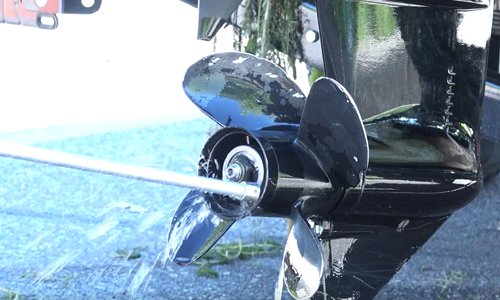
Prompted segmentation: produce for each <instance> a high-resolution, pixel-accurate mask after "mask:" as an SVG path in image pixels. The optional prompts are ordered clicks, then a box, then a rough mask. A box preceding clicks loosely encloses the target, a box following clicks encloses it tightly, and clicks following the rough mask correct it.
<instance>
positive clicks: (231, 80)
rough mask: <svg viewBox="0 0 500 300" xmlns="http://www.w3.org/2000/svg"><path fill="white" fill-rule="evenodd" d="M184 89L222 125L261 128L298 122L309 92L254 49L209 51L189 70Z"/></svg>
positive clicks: (204, 110)
mask: <svg viewBox="0 0 500 300" xmlns="http://www.w3.org/2000/svg"><path fill="white" fill-rule="evenodd" d="M183 88H184V92H185V93H186V95H187V96H188V98H189V99H190V100H191V101H192V102H193V103H194V104H195V105H197V106H198V107H199V108H200V109H201V111H203V112H204V113H205V114H206V115H207V116H209V117H210V118H211V119H212V120H214V121H216V122H217V123H219V124H220V125H222V126H232V127H242V128H245V129H249V130H257V129H262V128H267V127H272V126H279V125H288V124H299V123H300V116H301V115H302V111H303V109H304V103H305V96H304V94H303V93H302V91H301V90H300V88H299V87H298V86H297V85H296V84H295V83H294V82H293V81H292V80H291V79H289V78H288V77H287V75H286V73H285V72H284V71H283V70H282V69H281V68H280V67H279V66H277V65H276V64H274V63H272V62H270V61H267V60H264V59H260V58H257V57H256V56H253V55H251V54H246V53H239V52H229V53H218V54H213V55H210V56H207V57H205V58H203V59H201V60H199V61H198V62H196V63H194V64H193V65H192V66H191V67H190V68H189V69H188V70H187V72H186V74H185V76H184V81H183Z"/></svg>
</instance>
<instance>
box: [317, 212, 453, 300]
mask: <svg viewBox="0 0 500 300" xmlns="http://www.w3.org/2000/svg"><path fill="white" fill-rule="evenodd" d="M447 219H448V216H442V217H437V218H424V219H419V218H410V219H405V218H386V217H384V218H377V217H372V218H367V217H362V218H357V219H356V218H349V217H345V218H344V219H342V220H339V221H337V222H331V223H330V222H328V223H326V224H325V226H326V227H325V231H324V232H323V234H322V237H323V239H322V240H321V246H322V248H323V253H324V255H325V270H324V272H325V274H324V281H323V283H322V285H321V286H320V287H319V290H318V292H317V293H316V294H315V296H314V297H313V298H312V299H313V300H324V299H325V295H327V297H326V299H329V300H331V299H335V300H337V299H339V300H340V299H355V300H361V299H373V298H374V297H375V296H376V295H377V294H378V292H379V291H380V290H381V289H382V288H383V287H384V286H385V285H386V284H387V282H389V280H391V278H392V277H393V276H394V274H396V272H397V271H399V269H401V267H402V266H403V265H404V264H405V263H406V262H407V261H408V259H409V258H410V257H411V256H412V255H413V254H415V252H417V251H418V250H419V249H420V248H421V247H422V245H423V244H424V243H425V242H426V241H427V240H428V238H429V237H430V236H432V235H433V234H434V233H435V232H436V230H438V229H439V227H440V226H441V225H442V224H443V223H444V222H445V221H446V220H447Z"/></svg>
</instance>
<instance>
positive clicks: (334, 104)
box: [297, 77, 368, 188]
mask: <svg viewBox="0 0 500 300" xmlns="http://www.w3.org/2000/svg"><path fill="white" fill-rule="evenodd" d="M297 142H298V143H299V144H300V145H301V146H303V147H305V149H307V150H308V151H310V152H311V153H312V156H313V157H316V158H317V160H318V163H319V165H320V166H321V167H322V169H323V170H324V171H325V173H326V174H327V175H328V177H329V178H330V181H331V182H332V183H333V184H334V185H340V186H341V187H345V188H351V187H358V186H359V185H360V184H362V182H363V181H364V176H365V172H366V170H367V169H368V141H367V139H366V133H365V129H364V128H363V123H362V121H361V117H360V115H359V112H358V109H357V108H356V104H354V101H353V100H352V98H351V96H350V95H349V93H348V92H347V91H346V90H345V89H344V88H343V87H342V86H341V85H340V84H338V83H337V82H335V81H334V80H332V79H330V78H324V77H323V78H320V79H318V80H317V81H316V82H315V83H314V84H313V86H312V87H311V91H310V92H309V95H308V96H307V101H306V106H305V109H304V113H303V116H302V119H301V120H300V127H299V135H298V141H297Z"/></svg>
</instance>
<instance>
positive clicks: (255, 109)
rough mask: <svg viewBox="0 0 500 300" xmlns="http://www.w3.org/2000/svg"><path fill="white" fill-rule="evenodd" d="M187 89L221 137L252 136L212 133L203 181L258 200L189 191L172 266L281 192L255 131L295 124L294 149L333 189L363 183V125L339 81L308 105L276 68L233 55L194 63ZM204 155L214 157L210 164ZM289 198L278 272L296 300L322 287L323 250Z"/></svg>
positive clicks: (318, 87) (176, 226)
mask: <svg viewBox="0 0 500 300" xmlns="http://www.w3.org/2000/svg"><path fill="white" fill-rule="evenodd" d="M183 87H184V91H185V93H186V95H187V96H188V98H189V99H190V100H191V101H192V102H193V103H194V104H195V105H197V106H198V107H199V108H200V110H201V111H202V112H203V113H205V114H206V115H207V116H209V117H210V118H211V119H212V120H214V121H215V122H217V123H218V124H220V125H222V126H223V127H227V128H226V129H222V130H221V131H219V132H222V131H224V130H227V129H229V128H235V127H238V128H242V129H241V130H244V131H245V132H247V133H248V135H247V136H246V138H239V137H238V136H237V135H232V136H230V137H228V136H224V138H223V134H218V133H216V134H214V135H213V136H212V137H211V138H210V139H209V141H208V142H207V145H211V146H207V145H206V146H205V148H204V149H205V150H204V152H202V153H204V154H203V155H202V161H204V163H203V165H204V168H208V169H206V170H205V172H202V175H203V176H212V177H215V178H219V179H222V180H231V181H238V182H246V183H251V184H256V185H258V186H259V187H260V188H261V196H260V199H259V200H258V201H253V202H251V203H246V204H245V203H243V204H242V202H241V201H238V200H234V199H231V197H222V196H218V195H209V194H203V193H199V192H194V191H191V192H190V193H189V194H188V196H187V197H186V198H185V199H184V200H183V201H182V203H181V204H180V205H179V208H178V209H177V211H176V212H175V215H174V217H173V219H172V224H171V227H170V232H169V241H168V244H169V247H168V249H169V256H170V258H171V259H172V260H173V261H174V262H175V263H177V264H188V263H191V262H193V261H194V260H196V259H197V258H199V257H200V256H201V255H203V254H204V253H206V252H207V251H208V250H209V249H210V248H211V247H212V246H213V245H214V244H215V243H216V242H217V240H218V239H219V238H220V237H221V236H222V235H223V234H224V233H225V232H226V231H227V230H228V229H229V228H230V227H231V225H232V224H234V222H235V221H236V220H237V219H239V218H242V217H245V216H249V215H252V214H253V213H254V211H255V210H256V209H257V208H258V207H259V204H260V203H261V202H262V203H264V202H266V203H268V202H269V201H273V197H274V195H275V193H274V191H273V192H272V193H266V192H267V190H269V189H270V188H271V187H273V188H277V187H276V184H275V183H273V180H271V179H270V173H269V172H270V169H271V167H270V166H269V164H270V160H269V159H268V156H266V155H265V153H266V151H269V147H271V148H272V146H263V144H260V142H258V140H259V139H258V138H256V137H255V136H253V135H252V132H255V133H256V134H258V133H259V132H271V131H270V130H278V129H277V128H280V126H281V125H295V126H298V127H299V128H298V132H297V139H296V141H295V142H294V143H293V145H294V147H300V148H302V150H301V151H303V152H305V153H307V154H308V155H309V156H310V157H312V158H313V160H312V161H315V162H316V163H317V164H318V166H319V168H320V170H323V171H324V174H325V175H326V176H327V177H328V179H329V180H330V182H331V186H332V187H342V188H346V189H347V188H354V187H359V186H360V185H362V184H363V182H364V174H365V172H366V170H367V168H368V142H367V139H366V134H365V131H364V127H363V123H362V120H361V117H360V115H359V113H358V110H357V108H356V105H355V104H354V101H353V100H352V98H351V97H350V96H349V94H348V93H347V91H346V90H345V89H344V88H343V87H342V86H341V85H340V84H338V83H337V82H335V81H334V80H332V79H329V78H320V79H318V80H317V81H316V82H315V83H314V85H313V86H312V88H311V92H310V94H309V96H308V97H307V100H306V99H305V97H304V95H303V93H302V92H301V90H300V89H299V87H298V86H297V85H296V84H295V83H294V82H293V81H292V80H291V79H289V78H288V77H287V76H286V73H285V72H284V71H283V70H282V69H281V68H279V67H278V66H277V65H276V64H273V63H271V62H269V61H267V60H264V59H260V58H257V57H255V56H253V55H250V54H246V53H239V52H234V53H233V52H231V53H221V54H214V55H210V56H208V57H205V58H203V59H201V60H199V61H198V62H196V63H195V64H193V65H192V66H191V67H190V68H189V69H188V71H187V72H186V75H185V78H184V82H183ZM263 136H265V134H264V135H263ZM215 140H217V141H215ZM269 145H271V144H269ZM273 153H274V155H277V154H276V153H277V152H273ZM207 156H209V157H211V159H208V160H207V159H206V157H207ZM269 157H271V156H269ZM238 159H239V160H238ZM297 160H299V159H297ZM222 162H224V163H222ZM207 163H208V165H207ZM297 163H300V161H297ZM275 167H276V168H278V169H279V166H278V165H277V166H275ZM207 170H208V171H207ZM277 173H279V172H277ZM228 174H231V175H228ZM240 175H241V176H240ZM238 176H239V177H238ZM268 181H269V182H270V183H271V184H268V183H267V182H268ZM276 193H277V191H276ZM268 195H271V196H268ZM267 198H269V199H267ZM292 200H293V201H295V202H296V204H295V205H293V207H291V210H288V211H291V214H290V215H287V216H283V217H287V218H290V219H291V220H292V221H293V227H292V229H291V231H290V233H289V237H288V240H287V243H286V246H285V251H284V255H283V266H282V272H281V274H282V276H283V278H284V282H285V284H286V286H287V288H288V291H289V293H290V294H291V295H292V296H293V297H294V298H296V299H309V298H310V297H312V296H313V295H314V293H316V291H317V289H318V287H319V285H320V280H321V277H322V274H323V252H322V250H321V247H320V245H319V240H318V238H317V234H316V233H315V232H314V231H313V229H312V225H311V224H310V223H309V222H308V221H307V216H303V215H302V213H301V202H302V201H301V198H300V193H299V194H297V198H296V199H292ZM242 208H245V209H244V210H243V212H244V213H241V211H242ZM213 220H215V222H214V221H213ZM281 280H282V279H280V283H282V281H281ZM279 286H282V284H281V285H278V287H279Z"/></svg>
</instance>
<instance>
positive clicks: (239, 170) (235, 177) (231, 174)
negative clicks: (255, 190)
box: [225, 163, 244, 181]
mask: <svg viewBox="0 0 500 300" xmlns="http://www.w3.org/2000/svg"><path fill="white" fill-rule="evenodd" d="M225 172H226V178H227V180H229V181H240V180H241V179H243V175H244V170H243V167H242V166H241V165H240V164H238V163H233V164H230V165H229V166H228V167H227V169H226V170H225Z"/></svg>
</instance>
